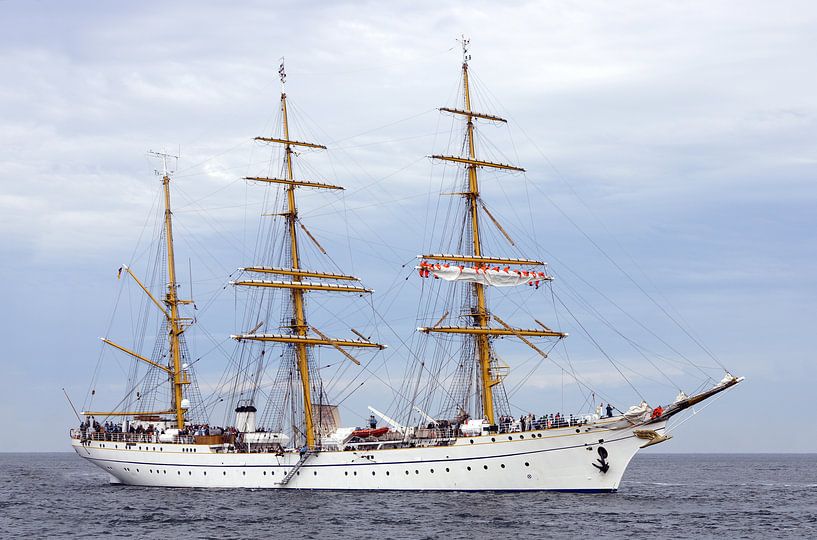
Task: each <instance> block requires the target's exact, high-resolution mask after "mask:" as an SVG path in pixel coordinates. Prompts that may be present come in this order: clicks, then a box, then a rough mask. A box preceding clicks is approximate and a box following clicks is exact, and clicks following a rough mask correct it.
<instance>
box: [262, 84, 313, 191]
mask: <svg viewBox="0 0 817 540" xmlns="http://www.w3.org/2000/svg"><path fill="white" fill-rule="evenodd" d="M281 95H282V96H283V98H284V99H283V100H282V101H285V100H286V94H284V93H283V92H282V93H281ZM282 107H284V108H286V104H285V103H284V104H283V105H282ZM284 123H285V124H286V120H284ZM284 130H288V128H286V127H285V128H284ZM255 140H256V141H261V142H269V143H278V144H283V145H284V146H286V147H287V148H291V147H293V146H304V147H306V148H317V149H319V150H326V147H325V146H324V145H322V144H315V143H310V142H303V141H293V140H290V138H289V136H286V137H284V138H283V139H276V138H274V137H256V138H255ZM287 180H292V178H287Z"/></svg>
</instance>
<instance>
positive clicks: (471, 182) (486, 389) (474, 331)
mask: <svg viewBox="0 0 817 540" xmlns="http://www.w3.org/2000/svg"><path fill="white" fill-rule="evenodd" d="M461 43H462V50H463V61H462V81H463V109H450V108H445V107H443V108H441V109H440V110H441V111H444V112H448V113H452V114H455V115H460V116H464V117H465V118H466V134H465V146H466V148H467V156H466V157H459V156H440V155H434V156H431V157H432V158H434V159H439V160H443V161H449V162H454V163H458V164H462V165H464V166H465V168H466V170H467V174H468V185H467V188H466V191H464V192H462V193H461V195H462V196H463V197H464V198H465V202H466V220H467V222H468V225H470V232H471V246H470V248H471V254H470V255H469V254H461V255H443V254H431V255H422V256H421V258H423V259H428V260H436V261H451V262H456V263H477V265H482V266H478V267H477V273H478V272H480V271H482V272H483V275H485V271H486V269H488V268H489V267H488V266H484V265H490V264H503V265H515V264H519V265H525V266H538V265H541V266H544V263H542V262H539V261H533V260H527V259H510V258H502V257H490V256H485V255H484V254H483V250H482V238H481V236H480V213H479V210H480V208H482V209H483V211H485V212H486V215H487V216H488V218H489V219H491V221H493V222H494V224H496V225H497V227H498V228H499V229H500V231H501V232H502V233H503V234H504V235H505V236H506V238H508V239H509V241H510V237H509V236H508V234H507V233H506V232H505V230H504V229H502V227H501V225H499V223H498V222H497V221H496V219H495V218H494V217H493V216H492V215H491V214H490V213H489V212H488V210H487V209H486V208H485V207H484V204H483V203H482V200H481V198H480V194H479V180H478V176H477V169H479V168H482V167H488V168H493V169H500V170H509V171H518V172H524V169H522V168H520V167H515V166H513V165H507V164H503V163H492V162H489V161H483V160H480V159H478V158H477V153H476V144H475V140H474V127H475V126H474V120H475V119H482V120H486V121H489V122H501V123H506V122H507V121H506V120H505V119H503V118H500V117H498V116H494V115H490V114H484V113H479V112H475V111H473V110H471V88H470V84H469V79H468V61H469V60H470V59H471V55H470V54H469V53H468V44H469V40H468V39H466V38H465V37H463V39H462V41H461ZM446 266H448V265H446ZM541 279H550V278H549V277H547V276H544V275H542V277H541ZM469 281H472V283H471V284H470V286H471V287H472V289H473V297H474V299H475V303H474V305H472V306H471V307H470V313H469V316H470V317H471V318H472V322H471V324H470V325H468V326H439V325H435V326H432V327H424V328H420V331H422V332H424V333H431V332H434V333H453V334H463V335H466V336H473V339H474V340H475V341H476V347H475V356H476V361H477V363H478V365H479V379H480V385H481V388H480V390H481V397H482V413H483V416H484V417H485V419H486V420H487V421H488V423H490V424H495V423H496V415H495V412H494V392H493V390H494V387H495V386H496V385H497V384H499V383H500V382H501V381H502V378H501V376H500V373H499V369H498V366H497V365H496V360H495V359H494V356H493V353H492V347H491V341H490V340H491V338H492V337H495V336H507V335H513V336H516V337H518V338H519V339H521V340H522V341H523V342H524V343H526V344H527V345H529V346H532V347H534V348H536V347H535V346H534V345H533V344H532V343H530V342H529V341H528V340H527V339H526V338H525V336H533V337H540V336H553V337H559V338H561V337H564V336H565V334H562V333H561V332H554V331H552V330H550V329H542V330H538V329H534V330H528V329H524V330H523V329H516V328H512V327H510V326H508V325H507V324H505V323H504V321H502V320H501V319H500V318H499V317H496V316H494V315H492V314H491V312H490V311H489V310H488V306H487V300H486V294H485V287H486V284H485V283H483V282H481V281H479V280H476V279H469ZM487 282H488V281H487V279H486V283H487ZM492 318H493V319H494V320H496V321H497V322H499V323H500V324H501V325H502V327H503V328H492V327H491V326H490V321H491V319H492ZM537 350H538V349H537ZM540 352H541V351H540Z"/></svg>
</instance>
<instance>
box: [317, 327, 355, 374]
mask: <svg viewBox="0 0 817 540" xmlns="http://www.w3.org/2000/svg"><path fill="white" fill-rule="evenodd" d="M312 331H313V332H315V333H316V334H318V335H319V336H320V337H321V339H323V340H324V341H326V342H328V343H329V345H331V346H332V347H334V348H335V350H337V351H338V352H339V353H341V354H342V355H343V356H345V357H346V358H348V359H349V360H351V361H352V362H353V363H355V364H357V365H358V366H359V365H360V360H358V359H357V358H355V357H354V356H352V355H351V354H349V353H348V352H346V351H345V350H344V349H343V348H341V346H340V345H338V344H337V343H334V342H333V341H332V340H330V339H329V338H328V337H326V334H324V333H323V332H321V331H320V330H318V329H317V328H315V327H314V326H313V327H312Z"/></svg>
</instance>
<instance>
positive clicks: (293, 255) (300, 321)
mask: <svg viewBox="0 0 817 540" xmlns="http://www.w3.org/2000/svg"><path fill="white" fill-rule="evenodd" d="M278 73H279V74H280V76H281V118H282V124H283V125H282V128H283V138H273V137H256V138H255V140H257V141H261V142H267V143H277V144H282V145H284V152H285V160H286V178H265V177H257V176H251V177H246V178H245V179H246V180H250V181H254V182H265V183H270V184H280V185H283V186H285V190H286V198H287V203H286V204H287V211H286V212H284V213H283V214H281V215H283V216H284V217H285V218H286V221H287V234H288V236H289V244H290V249H289V258H290V266H291V267H290V268H273V267H263V266H252V267H247V268H244V269H243V270H244V271H246V272H253V273H262V274H264V273H267V274H278V275H284V276H289V277H290V278H291V281H265V280H255V279H252V280H240V281H234V282H233V284H234V285H239V286H249V287H273V288H285V289H290V291H291V295H292V296H291V297H292V324H291V327H292V330H293V333H291V334H256V333H254V332H253V333H249V334H239V335H234V336H232V337H233V339H236V340H239V341H243V340H247V341H267V342H276V343H287V344H290V345H292V346H293V347H294V348H295V358H296V363H297V368H298V375H299V377H300V379H301V392H302V394H303V405H304V411H303V412H304V428H305V429H304V431H305V433H304V436H305V438H306V445H307V447H309V448H310V449H315V448H316V447H317V444H316V442H317V441H316V435H317V430H316V429H315V421H314V418H313V413H312V388H311V381H310V374H309V348H310V347H314V346H329V347H333V348H334V349H336V350H339V351H340V352H341V353H343V354H344V355H345V356H346V357H347V358H350V359H353V361H355V362H357V361H356V360H354V357H352V356H351V355H350V354H349V353H347V352H346V351H345V350H344V349H343V348H342V347H362V348H378V349H383V348H384V345H380V344H378V343H373V342H370V341H368V340H346V339H334V338H329V337H327V336H326V335H324V334H322V333H321V332H320V331H319V330H317V329H316V328H311V330H312V331H313V332H314V333H315V334H317V335H318V337H314V336H311V335H309V330H310V326H309V324H308V323H307V320H306V309H305V307H304V293H305V291H330V292H350V293H358V294H359V293H369V292H371V291H370V290H368V289H365V288H363V287H357V286H352V285H334V284H327V283H322V282H312V281H304V279H305V278H307V279H308V278H323V279H332V280H345V281H350V280H351V281H357V278H355V277H353V276H345V275H341V274H332V273H327V272H317V271H310V270H304V269H303V268H302V267H301V259H300V253H299V250H298V248H299V245H298V228H299V225H300V226H301V227H303V224H301V223H299V220H298V208H297V205H296V201H295V190H296V189H297V188H299V187H302V188H317V189H330V190H340V189H343V188H342V187H340V186H336V185H333V184H326V183H322V182H313V181H306V180H297V179H295V177H294V174H293V167H292V164H293V153H294V151H293V148H292V147H293V146H302V147H307V148H316V149H323V150H325V149H326V147H325V146H323V145H320V144H314V143H308V142H302V141H295V140H292V139H290V136H289V118H288V115H287V95H286V92H285V91H284V83H285V81H286V73H285V71H284V64H283V61H282V63H281V68H280V69H279V71H278ZM304 230H305V231H306V234H309V232H308V231H307V230H306V229H304Z"/></svg>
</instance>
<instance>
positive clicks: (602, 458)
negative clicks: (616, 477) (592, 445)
mask: <svg viewBox="0 0 817 540" xmlns="http://www.w3.org/2000/svg"><path fill="white" fill-rule="evenodd" d="M598 453H599V459H597V460H596V461H598V462H599V464H598V465H596V464H595V463H593V464H592V465H593V466H594V467H595V468H597V469H598V470H599V472H602V473H606V472H607V471H609V470H610V464H609V463H607V456H608V454H607V449H606V448H605V447H603V446H599V449H598Z"/></svg>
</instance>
